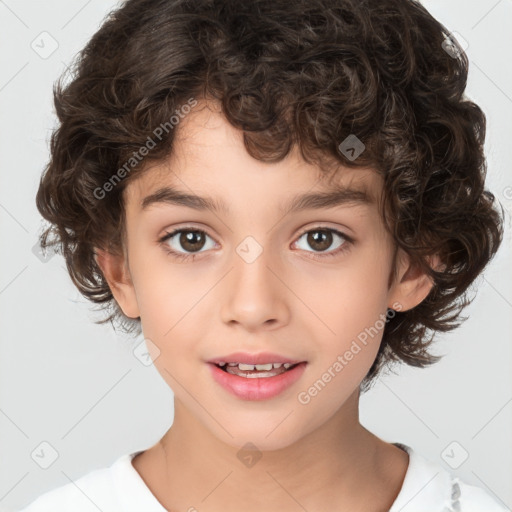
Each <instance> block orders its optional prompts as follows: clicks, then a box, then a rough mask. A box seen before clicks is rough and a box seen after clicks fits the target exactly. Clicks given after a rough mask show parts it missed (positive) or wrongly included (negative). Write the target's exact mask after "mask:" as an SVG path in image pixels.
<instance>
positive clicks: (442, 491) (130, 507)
mask: <svg viewBox="0 0 512 512" xmlns="http://www.w3.org/2000/svg"><path fill="white" fill-rule="evenodd" d="M394 444H395V445H396V446H398V447H399V448H402V449H403V450H405V451H406V452H407V453H408V454H409V467H408V468H407V472H406V474H405V478H404V481H403V484H402V488H401V489H400V492H399V494H398V496H397V497H396V499H395V502H394V503H393V505H392V507H391V509H390V510H389V512H510V510H509V509H507V508H506V506H505V505H504V504H503V503H501V502H500V501H499V500H497V499H496V498H493V497H491V495H490V494H488V493H487V492H486V491H484V490H483V489H481V488H479V487H476V486H473V485H469V484H467V483H464V482H462V481H460V480H459V479H458V478H457V477H455V476H454V475H452V474H451V473H449V472H448V471H446V470H445V469H444V468H443V467H441V466H440V465H438V464H434V463H433V462H430V461H429V460H427V459H425V458H423V457H422V456H421V455H420V454H418V453H416V452H415V451H414V450H412V448H410V447H409V446H406V445H404V444H401V443H394ZM141 451H142V450H141ZM141 451H136V452H133V453H129V454H125V455H123V456H121V457H119V458H118V459H117V460H116V461H115V462H114V463H113V464H112V465H111V466H110V467H106V468H102V469H96V470H93V471H91V472H89V473H87V474H86V475H85V476H82V477H81V478H79V479H78V480H76V481H75V482H71V483H68V484H65V485H63V486H61V487H58V488H56V489H53V490H51V491H48V492H46V493H44V494H43V495H41V496H39V498H37V499H36V500H35V501H33V502H32V503H30V505H28V506H27V507H26V508H24V509H23V510H21V511H20V512H71V511H73V512H98V510H101V511H102V512H167V511H166V509H165V508H164V507H163V506H162V505H161V503H160V502H159V501H158V500H157V499H156V498H155V496H154V495H153V494H152V493H151V491H150V490H149V488H148V487H147V485H146V484H145V483H144V480H143V479H142V477H141V476H140V475H139V473H138V472H137V470H136V469H135V468H134V467H133V465H132V463H131V461H132V459H133V458H134V457H135V455H137V454H139V453H141Z"/></svg>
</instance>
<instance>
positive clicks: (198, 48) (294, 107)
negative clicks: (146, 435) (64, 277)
mask: <svg viewBox="0 0 512 512" xmlns="http://www.w3.org/2000/svg"><path fill="white" fill-rule="evenodd" d="M467 74H468V60H467V57H466V54H465V53H464V51H463V50H462V48H461V47H460V45H459V44H458V43H457V41H456V40H455V39H454V38H453V37H451V35H450V33H449V31H448V30H447V29H446V28H445V27H444V26H443V25H442V24H441V23H439V22H438V21H437V20H436V19H434V18H433V17H432V16H431V15H430V14H429V13H428V12H427V10H426V9H425V8H424V7H423V6H422V5H421V4H419V3H418V2H417V1H414V0H366V1H365V0H334V1H333V0H295V1H294V2H290V1H289V0H251V1H237V0H194V1H190V0H127V1H126V2H124V3H123V4H121V5H120V7H119V8H118V9H116V10H114V11H112V12H111V13H110V14H109V15H108V16H107V18H106V19H105V20H104V22H103V24H102V26H101V27H100V29H99V30H98V31H97V32H96V33H95V34H94V36H93V37H92V38H91V40H90V41H89V42H88V44H87V45H86V46H85V48H84V49H83V50H82V51H81V52H80V53H79V55H78V56H77V58H76V60H75V62H74V66H73V69H72V72H71V75H72V79H71V80H70V81H69V83H67V84H64V81H65V79H66V75H65V74H64V75H63V76H61V77H60V78H59V80H58V81H57V82H56V83H55V85H54V89H53V95H54V103H55V108H56V113H57V115H58V119H59V121H60V124H59V127H58V129H56V130H55V131H54V132H53V134H52V138H51V158H50V161H49V163H48V165H47V166H46V168H45V171H44V173H43V175H42V178H41V182H40V186H39V190H38V192H37V198H36V201H37V207H38V209H39V211H40V213H41V215H42V216H43V217H44V218H45V219H47V220H48V221H49V222H50V223H51V225H50V226H49V227H48V228H47V229H46V230H45V231H44V232H43V233H42V234H41V236H40V243H41V246H42V247H43V249H45V248H46V247H49V246H55V249H54V250H55V252H57V253H61V254H62V255H63V256H64V258H65V261H66V265H67V268H68V271H69V273H70V276H71V278H72V280H73V282H74V284H75V285H76V286H77V287H78V289H79V290H80V292H81V293H82V294H83V295H84V296H85V297H87V298H88V299H90V300H91V301H93V302H94V303H98V304H101V305H102V307H101V308H100V309H108V308H112V309H111V311H109V313H110V314H109V316H108V317H107V318H105V319H103V320H100V321H98V322H97V323H104V322H107V321H110V322H111V323H112V325H113V326H114V328H115V325H114V322H113V320H116V323H118V324H119V325H120V326H121V327H122V328H123V330H124V331H125V332H126V333H130V332H134V331H136V333H137V334H140V333H141V327H140V318H138V319H129V318H127V317H126V316H125V315H124V314H123V312H122V311H121V309H120V308H119V306H118V304H117V303H116V301H115V299H114V297H113V295H112V292H111V290H110V288H109V285H108V284H107V281H106V280H105V277H104V275H103V274H102V271H101V269H100V268H99V266H98V264H97V262H96V260H95V248H101V249H104V250H108V251H110V252H111V253H113V254H118V255H122V254H124V250H125V249H124V247H125V245H124V244H125V235H126V232H125V218H124V199H123V190H124V189H125V188H126V186H127V184H128V183H130V181H131V180H133V179H134V178H136V177H137V176H140V174H141V173H142V172H144V170H145V169H146V168H147V165H146V164H147V163H148V162H151V161H155V162H157V161H159V160H162V159H164V158H167V157H168V156H169V155H170V153H171V151H172V150H173V141H174V138H175V135H176V130H174V129H171V128H172V127H169V124H170V123H169V119H170V118H171V117H172V116H173V115H177V114H179V112H180V109H181V108H182V106H183V105H185V104H186V103H187V101H190V98H197V99H199V100H200V99H212V100H215V101H218V102H219V104H220V105H221V107H222V112H223V114H224V115H225V117H226V119H227V120H228V121H229V123H231V125H233V126H234V127H236V128H238V129H240V130H241V131H242V132H243V140H244V144H245V147H246V149H247V151H248V153H249V154H250V155H251V156H253V157H254V158H257V159H259V160H261V161H265V162H276V161H280V160H282V159H283V158H284V157H286V156H287V154H288V153H289V152H290V150H291V148H292V147H293V146H294V145H298V147H299V148H300V151H301V155H302V156H303V158H304V159H305V160H306V161H307V162H309V163H311V162H313V163H318V164H319V165H320V167H321V168H322V169H324V170H328V169H329V162H331V163H332V162H335V163H336V164H337V165H338V167H339V164H342V165H344V166H348V167H361V166H365V167H366V166H371V167H372V168H374V169H375V170H376V171H377V172H379V173H380V174H381V175H382V176H383V178H384V189H383V197H384V201H383V203H382V212H381V214H382V218H383V219H384V221H385V226H386V229H387V230H388V231H389V233H390V234H391V235H392V237H393V239H394V242H395V244H396V247H397V248H398V247H401V248H403V249H404V250H405V251H406V252H407V253H408V254H409V256H410V257H411V262H412V263H413V264H414V265H415V266H417V268H419V269H420V270H421V271H423V272H425V273H426V274H428V275H429V276H430V277H431V278H432V280H433V283H434V285H433V287H432V289H431V291H430V293H429V295H428V296H427V297H426V298H425V299H424V300H423V301H422V302H421V303H420V304H418V305H417V306H416V307H414V308H413V309H410V310H408V311H403V312H400V311H398V312H396V314H394V315H391V316H392V318H388V321H387V323H386V326H385V329H384V334H383V338H382V342H381V345H380V349H379V353H378V355H377V357H376V359H375V362H374V364H373V366H372V367H371V369H370V371H369V372H368V374H367V375H366V377H365V379H364V380H363V382H362V384H361V389H362V390H366V389H368V388H369V387H370V383H371V382H373V380H374V379H375V377H376V376H377V375H378V374H379V373H380V371H381V369H382V368H383V367H384V366H385V365H387V364H388V363H391V362H393V361H395V362H400V361H403V362H405V363H407V364H409V365H413V366H419V367H424V366H426V365H428V364H432V363H433V362H436V361H437V360H438V359H439V357H438V356H434V355H432V354H430V353H429V352H428V351H427V349H428V348H429V346H430V344H431V343H432V341H433V337H434V334H435V333H436V331H449V330H451V329H454V328H455V327H458V326H459V325H460V323H461V321H458V320H460V318H459V317H460V313H461V311H462V309H463V308H464V307H466V306H467V305H468V304H469V303H470V301H471V300H472V298H468V295H467V291H468V288H469V286H470V284H471V283H472V282H473V281H474V280H475V279H476V277H477V276H478V275H479V274H480V273H481V272H482V270H483V269H484V267H485V266H486V265H487V263H488V262H489V261H490V259H491V258H492V257H493V256H494V254H495V253H496V251H497V250H498V247H499V246H500V244H501V241H502V236H503V224H502V218H503V209H502V211H501V216H500V212H499V211H498V210H497V209H496V208H495V206H494V201H495V197H494V195H493V194H492V193H490V192H489V191H487V190H485V189H484V182H485V175H486V161H485V156H484V152H483V146H484V139H485V129H486V119H485V115H484V113H483V112H482V110H481V109H480V108H479V107H478V106H477V105H476V104H474V103H473V102H471V101H469V100H468V99H467V98H466V97H465V96H464V94H463V93H464V90H465V87H466V80H467ZM159 126H160V127H161V126H166V127H167V129H166V130H160V131H161V132H162V134H161V137H160V140H159V143H158V144H156V145H155V147H154V148H152V149H151V151H150V152H149V153H148V154H147V155H146V156H145V157H144V159H141V163H137V164H136V165H133V169H130V170H129V172H126V162H127V161H130V158H133V156H134V154H136V153H137V152H139V151H140V150H141V148H142V147H143V146H144V145H145V144H147V141H148V140H149V139H148V137H152V136H153V137H154V134H155V127H159ZM350 134H355V135H356V136H357V138H358V139H360V140H361V141H363V143H364V145H365V149H364V152H363V153H362V154H361V155H360V156H359V157H358V158H357V159H355V160H353V159H350V158H348V157H347V156H346V155H345V154H344V153H343V152H341V151H340V148H339V145H340V142H342V141H343V140H345V138H346V137H347V136H348V135H350ZM137 154H138V153H137ZM143 164H144V165H143ZM122 166H124V169H125V172H123V173H121V172H120V170H121V169H122V168H123V167H122ZM330 168H331V169H332V168H333V167H332V166H331V167H330ZM114 170H118V174H117V178H118V179H117V181H116V182H113V178H114V177H115V176H114V172H113V171H114ZM120 177H122V179H119V178H120ZM107 183H110V184H111V186H108V194H106V193H104V191H105V190H107V188H106V187H105V184H107ZM395 254H396V253H395ZM432 254H438V255H439V257H440V259H441V261H442V263H443V267H442V269H441V270H439V269H437V270H436V269H433V268H431V266H430V265H429V261H428V256H429V255H432ZM394 272H395V268H393V272H392V276H394ZM388 312H389V311H388ZM465 319H466V318H463V320H465Z"/></svg>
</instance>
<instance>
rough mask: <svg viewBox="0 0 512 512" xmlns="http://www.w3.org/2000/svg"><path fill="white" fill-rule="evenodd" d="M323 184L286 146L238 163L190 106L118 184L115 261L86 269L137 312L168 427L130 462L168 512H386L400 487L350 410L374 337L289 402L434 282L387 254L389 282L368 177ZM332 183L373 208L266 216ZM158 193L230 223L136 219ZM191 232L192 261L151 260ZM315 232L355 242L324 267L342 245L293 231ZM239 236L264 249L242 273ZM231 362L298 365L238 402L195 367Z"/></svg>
mask: <svg viewBox="0 0 512 512" xmlns="http://www.w3.org/2000/svg"><path fill="white" fill-rule="evenodd" d="M322 176H323V175H322V174H321V172H320V171H319V169H318V167H316V166H315V165H312V164H307V163H306V162H305V161H304V160H303V159H302V158H301V157H300V155H299V153H298V151H297V150H296V149H294V150H293V152H292V153H291V154H290V155H289V156H288V157H287V158H286V159H284V160H282V161H281V162H279V163H272V164H269V163H264V162H260V161H258V160H256V159H254V158H252V157H251V156H250V155H249V154H248V153H247V152H246V150H245V148H244V146H243V140H242V134H241V133H240V132H239V131H237V130H236V129H235V128H233V127H232V126H231V125H230V124H229V123H228V122H227V121H226V120H225V118H224V117H223V116H222V115H221V114H220V112H219V109H218V107H217V105H216V104H211V103H210V104H204V103H200V104H199V105H198V106H197V107H196V108H194V109H193V111H192V112H191V113H190V114H188V115H187V116H186V117H185V119H183V120H182V121H181V122H180V125H179V130H178V132H177V140H176V145H175V151H174V153H173V155H172V156H171V157H170V159H169V160H167V161H164V162H160V163H158V165H155V164H152V167H151V168H149V169H147V170H146V172H145V173H143V174H141V176H140V177H139V178H137V179H136V180H135V181H132V182H130V183H129V184H128V186H127V188H126V189H125V197H124V198H125V208H126V223H127V224H126V225H127V243H126V254H125V257H124V258H123V257H116V256H114V255H112V254H110V253H107V252H105V251H101V250H98V251H97V261H98V264H99V265H100V267H101V268H102V271H103V273H104V275H105V277H106V278H107V280H108V282H109V285H110V287H111V290H112V292H113V294H114V297H115V299H116V301H117V302H118V304H119V305H120V307H121V308H122V310H123V312H124V313H125V314H126V315H127V316H128V317H131V318H137V317H139V316H140V318H141V322H142V328H143V332H144V336H145V338H147V339H150V340H151V345H150V347H149V350H150V353H151V356H152V358H153V361H154V364H155V366H156V368H157V370H158V371H159V373H160V374H161V376H162V378H163V379H164V380H165V381H166V382H167V384H168V385H169V386H170V387H171V388H172V390H173V392H174V421H173V424H172V426H171V428H170V429H169V430H168V431H167V433H166V434H165V435H164V437H163V438H162V439H161V440H160V441H159V442H158V443H157V444H155V445H154V446H153V447H151V448H150V449H148V450H146V451H145V452H143V453H142V454H140V455H138V456H137V457H135V458H134V460H133V466H134V467H135V469H136V470H137V471H138V473H139V474H140V475H141V477H142V478H143V479H144V481H145V482H146V484H147V486H148V487H149V489H150V490H151V492H152V493H153V494H154V495H155V497H156V498H157V499H158V500H159V501H160V503H162V505H163V506H164V507H165V508H167V509H168V510H183V511H185V510H195V509H197V510H199V511H201V512H210V511H221V510H222V511H223V512H230V511H235V510H239V508H240V504H243V507H244V509H245V510H246V511H247V512H256V511H262V510H265V511H266V512H274V511H276V512H277V511H279V512H282V511H290V512H292V511H297V512H299V511H303V510H304V509H306V510H307V511H308V512H314V511H325V510H330V509H331V508H332V505H333V503H336V508H337V509H338V510H351V511H354V512H357V511H363V510H364V511H366V512H369V511H385V510H388V509H389V507H390V506H391V504H392V503H393V502H394V500H395V498H396V496H397V495H398V493H399V491H400V488H401V486H402V483H403V479H404V476H405V473H406V470H407V467H408V455H407V454H406V453H405V452H403V451H402V450H400V449H398V448H397V447H395V446H393V445H392V444H389V443H386V442H384V441H382V440H381V439H379V438H378V437H377V436H375V435H374V434H372V433H371V432H369V431H368V430H366V429H365V428H364V427H363V426H362V425H361V424H360V422H359V414H358V404H359V384H360V383H361V381H362V380H363V378H364V376H365V375H366V373H367V372H368V370H369V368H370V366H371V364H372V363H373V361H374V359H375V356H376V354H377V350H378V347H379V344H380V341H381V337H382V329H381V330H379V331H378V335H375V336H374V337H373V338H371V337H370V338H369V339H368V343H367V345H366V346H364V347H362V350H361V351H360V352H358V354H357V355H356V356H354V358H353V359H352V360H351V361H350V362H348V364H347V365H346V366H345V367H344V368H343V370H342V371H341V372H339V373H337V374H336V376H335V377H334V378H332V380H331V381H330V382H329V383H328V384H327V385H326V386H325V387H324V388H323V389H322V390H321V392H319V393H318V394H317V395H316V396H314V397H313V398H311V400H310V401H309V403H307V404H302V403H300V402H299V401H298V399H297V395H298V393H300V392H302V391H305V390H306V391H307V389H308V388H309V387H310V386H311V385H312V384H313V383H314V382H315V381H317V380H318V379H319V378H321V376H322V374H323V373H324V372H325V371H326V370H327V369H328V368H329V367H332V365H333V363H334V362H335V361H336V360H337V357H338V355H340V354H344V353H345V351H346V350H348V349H349V347H350V345H351V343H352V342H353V340H355V339H356V338H357V335H358V334H359V333H361V332H362V331H364V329H365V328H369V327H370V326H375V325H376V322H377V321H378V319H379V315H382V314H385V313H386V311H387V308H388V307H390V308H393V307H394V308H395V309H399V310H401V311H405V310H408V309H410V308H413V307H414V306H416V305H417V304H419V303H420V302H421V301H422V300H423V299H424V298H425V297H426V296H427V294H428V292H429V291H430V289H431V286H432V282H431V281H430V280H429V279H428V277H427V276H425V275H423V274H421V273H419V272H417V271H415V269H413V268H412V267H411V265H410V262H409V259H408V257H407V255H406V254H405V253H403V252H402V251H401V250H399V251H398V253H397V260H396V261H397V265H398V266H397V269H398V273H397V278H396V280H395V281H394V282H393V283H392V285H391V287H388V278H389V275H390V271H391V268H392V263H393V253H394V245H393V242H392V239H391V237H390V235H389V234H388V233H387V232H386V230H385V229H384V225H383V222H382V219H381V218H380V215H379V213H378V202H377V201H378V199H379V197H380V194H381V192H382V178H381V177H380V176H379V175H378V174H377V173H376V172H374V171H373V170H372V169H362V168H357V169H349V168H344V167H342V168H340V170H339V171H338V172H337V174H336V177H335V181H334V182H330V183H327V182H326V180H325V179H323V178H322ZM335 182H336V183H343V184H345V185H350V186H351V187H361V186H364V187H366V188H367V189H368V191H369V192H370V193H371V195H372V196H373V197H374V199H375V202H374V203H373V204H371V205H365V204H350V205H349V204H345V205H342V206H336V207H331V208H323V209H321V210H312V209H310V210H305V211H302V212H299V213H295V214H291V215H287V216H284V217H283V216H282V214H281V213H280V211H279V208H280V207H281V206H282V205H283V204H284V203H286V202H287V201H288V200H290V198H291V197H293V196H294V195H296V194H301V193H306V192H312V191H324V190H329V187H331V186H332V183H335ZM163 185H169V186H174V187H176V188H179V189H180V190H183V191H185V192H187V193H191V194H196V195H199V196H203V197H204V196H209V197H215V198H218V199H222V200H224V201H225V202H226V203H227V204H228V205H229V209H230V212H229V214H228V213H223V212H213V211H212V210H205V211H197V210H194V209H191V208H189V207H186V206H182V205H172V204H153V205H152V206H151V207H149V208H148V209H147V210H144V211H142V209H141V201H142V200H143V198H144V197H146V196H148V195H149V194H151V193H152V192H154V191H155V190H157V189H158V188H159V187H161V186H163ZM191 225H192V228H196V229H202V230H204V231H206V233H207V235H208V237H206V239H205V243H204V245H203V248H201V244H198V245H196V247H197V248H198V250H199V252H197V251H196V254H197V257H196V258H195V259H194V260H188V261H181V260H178V259H177V258H175V257H173V256H171V255H169V254H168V253H167V252H166V250H165V247H167V248H169V247H171V248H173V249H175V250H177V251H179V252H182V253H185V254H187V248H188V254H190V252H191V251H190V248H189V247H190V246H187V247H183V244H182V245H180V243H179V238H180V237H179V234H178V235H177V236H175V237H174V239H173V240H167V241H166V242H163V243H161V242H159V239H160V238H161V237H162V236H164V235H165V233H166V232H170V231H171V230H173V229H176V228H178V227H183V228H185V227H186V228H190V227H191ZM325 227H328V228H333V229H337V230H339V231H340V232H342V233H346V234H347V235H348V236H351V237H352V238H353V240H354V243H353V244H349V245H346V246H345V250H344V251H342V252H341V253H338V254H337V255H335V256H332V257H328V256H326V255H325V254H326V253H328V252H334V251H335V250H336V249H337V248H339V247H340V246H341V245H342V244H344V243H345V244H347V241H346V240H344V239H343V238H339V237H337V236H336V235H333V238H332V242H331V245H330V246H329V247H328V248H327V250H326V251H324V252H321V251H320V250H319V249H318V247H319V246H318V244H317V245H314V241H313V242H312V243H311V241H310V242H309V243H308V238H307V235H303V236H302V234H303V233H304V231H306V230H310V231H311V230H313V231H314V230H315V228H316V229H319V228H324V229H325ZM247 236H252V237H253V238H254V239H255V240H257V242H258V243H259V244H260V246H261V247H262V248H263V252H262V253H261V255H260V256H259V257H258V258H256V260H255V261H254V262H252V263H250V264H249V263H247V262H246V261H244V259H242V258H241V257H240V256H239V254H238V253H237V251H236V248H237V246H238V245H239V244H240V242H242V240H244V239H245V237H247ZM196 243H197V242H196ZM397 304H398V307H397ZM377 325H380V324H379V323H378V322H377ZM234 351H246V352H251V353H255V352H263V351H271V352H276V353H279V354H282V355H284V356H288V357H291V358H294V359H298V360H305V361H307V362H308V364H307V366H306V370H305V372H304V374H303V375H302V376H301V378H300V379H299V381H298V382H296V383H295V384H294V385H293V386H292V387H291V388H289V389H287V390H286V391H285V392H283V393H282V394H280V395H279V396H277V397H275V398H272V399H269V400H263V401H248V400H242V399H240V398H237V397H235V396H233V395H231V394H229V393H228V392H227V391H226V390H224V389H223V388H222V387H220V386H219V385H218V384H217V383H216V382H215V381H214V380H213V379H212V377H211V375H210V372H209V368H208V366H207V364H206V363H205V361H207V360H208V359H211V358H213V357H218V356H222V355H225V354H229V353H231V352H234ZM247 442H251V443H252V444H254V445H255V446H256V447H257V448H258V450H259V452H261V454H262V457H261V458H260V459H259V461H258V462H257V463H256V464H255V465H254V466H252V467H246V466H245V465H244V464H242V463H241V461H240V460H239V458H238V457H237V452H238V451H239V450H240V449H241V447H242V446H244V445H245V444H246V443H247ZM191 507H194V508H191Z"/></svg>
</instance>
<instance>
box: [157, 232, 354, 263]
mask: <svg viewBox="0 0 512 512" xmlns="http://www.w3.org/2000/svg"><path fill="white" fill-rule="evenodd" d="M315 231H330V232H331V233H334V234H336V235H338V236H340V237H341V238H343V239H344V243H343V244H342V245H341V246H340V247H338V249H335V250H334V251H330V252H325V253H322V252H316V253H315V252H312V254H314V255H315V256H313V259H324V258H330V257H335V256H338V255H339V254H341V253H344V252H346V251H348V250H349V249H350V246H351V245H353V243H354V240H353V239H352V238H351V237H349V236H347V235H345V233H342V232H341V231H338V230H337V229H334V228H329V227H327V226H317V227H315V228H312V229H311V228H310V229H308V230H306V231H303V232H302V233H301V234H300V235H299V236H298V237H297V240H299V239H300V238H302V237H303V236H304V235H305V234H307V233H311V232H315ZM182 232H192V233H202V234H204V235H206V236H210V235H208V233H207V232H206V231H204V230H202V229H198V228H192V227H190V228H187V227H181V228H178V229H175V230H173V231H171V232H168V233H166V234H165V235H164V236H163V237H162V238H160V239H159V240H158V241H159V243H161V244H162V245H163V246H164V250H165V251H166V252H167V253H168V254H169V255H170V256H172V257H173V258H176V259H178V260H180V261H194V260H195V259H196V257H197V256H198V255H200V254H201V252H197V253H182V252H178V251H175V250H173V249H171V248H170V247H169V245H168V244H166V243H165V242H166V241H167V240H169V239H171V238H172V237H173V236H174V235H176V234H178V233H182ZM210 238H212V237H210ZM306 252H311V251H306ZM318 255H320V256H318Z"/></svg>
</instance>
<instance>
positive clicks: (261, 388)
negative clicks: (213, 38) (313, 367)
mask: <svg viewBox="0 0 512 512" xmlns="http://www.w3.org/2000/svg"><path fill="white" fill-rule="evenodd" d="M306 364H307V363H305V362H304V363H299V364H298V365H297V366H295V367H294V368H292V369H290V370H287V371H286V372H284V373H281V374H280V375H276V376H275V377H260V378H253V379H250V378H249V379H247V378H245V377H239V376H238V375H232V374H231V373H228V372H225V371H224V370H221V369H220V368H219V367H218V366H217V365H216V364H213V363H208V366H210V369H211V372H212V376H213V378H214V379H215V381H216V382H218V383H219V384H220V385H221V386H222V387H223V388H224V389H226V390H227V391H229V392H230V393H232V394H233V395H235V396H237V397H238V398H242V399H243V400H268V399H270V398H274V397H275V396H277V395H279V394H280V393H282V392H283V391H284V390H285V389H288V388H289V387H290V386H291V385H292V384H294V383H295V382H296V381H297V380H298V379H300V376H301V375H302V374H303V373H304V369H305V368H306Z"/></svg>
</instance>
